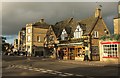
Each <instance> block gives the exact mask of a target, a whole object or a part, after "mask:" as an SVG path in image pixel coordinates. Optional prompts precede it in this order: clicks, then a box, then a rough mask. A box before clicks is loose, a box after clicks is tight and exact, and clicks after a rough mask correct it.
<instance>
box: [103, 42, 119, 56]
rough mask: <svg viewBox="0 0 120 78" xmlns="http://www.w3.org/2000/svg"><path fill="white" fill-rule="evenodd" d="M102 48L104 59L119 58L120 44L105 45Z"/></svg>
mask: <svg viewBox="0 0 120 78" xmlns="http://www.w3.org/2000/svg"><path fill="white" fill-rule="evenodd" d="M105 46H106V47H105ZM102 47H103V58H104V57H107V58H118V44H104V45H103V46H102ZM116 48H117V50H116Z"/></svg>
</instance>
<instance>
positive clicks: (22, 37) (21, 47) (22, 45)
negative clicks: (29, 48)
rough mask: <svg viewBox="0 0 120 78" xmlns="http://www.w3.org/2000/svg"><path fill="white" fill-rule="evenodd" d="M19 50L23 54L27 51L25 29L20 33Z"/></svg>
mask: <svg viewBox="0 0 120 78" xmlns="http://www.w3.org/2000/svg"><path fill="white" fill-rule="evenodd" d="M18 50H19V51H21V52H25V51H26V28H25V27H23V28H22V29H21V30H20V31H19V32H18Z"/></svg>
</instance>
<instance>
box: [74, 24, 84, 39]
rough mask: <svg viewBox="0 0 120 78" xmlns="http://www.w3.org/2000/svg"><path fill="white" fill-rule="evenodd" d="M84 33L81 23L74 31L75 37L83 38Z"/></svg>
mask: <svg viewBox="0 0 120 78" xmlns="http://www.w3.org/2000/svg"><path fill="white" fill-rule="evenodd" d="M82 35H83V30H82V29H81V27H80V25H78V26H77V28H76V30H75V32H74V38H81V37H82Z"/></svg>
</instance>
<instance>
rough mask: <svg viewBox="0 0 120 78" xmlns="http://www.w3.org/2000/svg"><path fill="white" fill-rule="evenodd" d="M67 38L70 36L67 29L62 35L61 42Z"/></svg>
mask: <svg viewBox="0 0 120 78" xmlns="http://www.w3.org/2000/svg"><path fill="white" fill-rule="evenodd" d="M67 37H68V34H67V32H66V31H65V29H63V31H62V34H61V40H65V39H66V38H67Z"/></svg>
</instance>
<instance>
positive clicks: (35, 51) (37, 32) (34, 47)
mask: <svg viewBox="0 0 120 78" xmlns="http://www.w3.org/2000/svg"><path fill="white" fill-rule="evenodd" d="M48 28H49V25H48V24H47V23H46V22H45V21H44V19H41V20H40V21H39V22H35V23H33V24H26V51H27V52H28V55H30V56H43V55H44V46H43V45H44V37H45V35H46V33H47V30H48Z"/></svg>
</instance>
